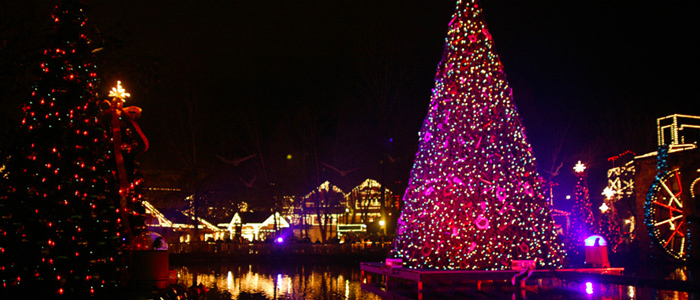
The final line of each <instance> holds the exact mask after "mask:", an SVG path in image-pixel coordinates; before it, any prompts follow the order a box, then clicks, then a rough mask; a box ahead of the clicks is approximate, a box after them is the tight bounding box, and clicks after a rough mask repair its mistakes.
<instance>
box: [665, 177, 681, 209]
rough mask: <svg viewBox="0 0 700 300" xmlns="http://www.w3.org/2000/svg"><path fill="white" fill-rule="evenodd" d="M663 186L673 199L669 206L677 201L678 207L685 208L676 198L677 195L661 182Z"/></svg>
mask: <svg viewBox="0 0 700 300" xmlns="http://www.w3.org/2000/svg"><path fill="white" fill-rule="evenodd" d="M661 186H663V187H664V189H665V190H666V192H667V193H668V195H669V196H670V197H671V199H670V200H669V201H668V205H669V206H670V205H671V203H673V201H675V202H676V204H678V207H683V205H682V204H681V202H680V201H678V198H676V195H675V194H674V193H673V192H672V191H671V189H669V188H668V186H667V185H666V183H665V182H663V181H661Z"/></svg>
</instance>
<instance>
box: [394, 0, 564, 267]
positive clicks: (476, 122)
mask: <svg viewBox="0 0 700 300" xmlns="http://www.w3.org/2000/svg"><path fill="white" fill-rule="evenodd" d="M512 98H513V96H512V91H511V88H510V86H509V85H508V82H507V81H506V76H505V73H504V72H503V66H502V65H501V62H500V60H499V58H498V56H497V55H496V53H495V52H494V51H493V40H492V36H491V34H490V33H489V31H488V29H487V28H486V24H485V22H484V17H483V13H482V10H481V8H480V7H479V4H478V1H469V0H464V1H457V6H456V12H455V13H454V15H453V18H452V21H450V23H449V28H448V33H447V38H446V41H445V49H444V52H443V57H442V61H441V62H440V64H439V66H438V70H437V74H436V76H435V87H434V89H433V91H432V97H431V101H430V105H429V109H428V115H427V117H426V118H425V121H424V122H423V127H422V128H421V131H420V133H419V139H420V145H419V150H418V153H417V154H416V159H415V163H414V165H413V169H412V171H411V178H410V182H409V185H408V188H407V190H406V193H405V196H404V202H405V205H404V207H403V210H402V212H401V216H400V220H399V223H398V230H397V234H396V240H395V241H394V256H395V257H398V258H402V259H404V261H405V262H406V266H408V267H409V268H432V269H480V270H496V269H506V268H510V265H511V264H510V262H511V260H514V259H530V260H534V259H536V258H537V259H538V260H537V261H538V263H539V264H541V265H544V266H547V267H559V266H561V264H562V261H563V258H564V254H565V251H564V249H563V246H562V245H561V244H560V243H559V242H558V241H557V237H556V232H555V227H554V222H553V220H552V217H551V214H550V208H549V207H548V203H547V201H546V199H545V196H544V194H545V193H544V189H543V183H542V179H541V178H540V177H539V176H538V174H537V170H536V166H535V158H534V156H533V154H532V148H531V147H530V144H529V143H528V142H527V139H526V136H525V129H524V126H523V125H522V123H521V121H520V117H519V115H518V112H517V110H516V108H515V105H514V103H513V100H512Z"/></svg>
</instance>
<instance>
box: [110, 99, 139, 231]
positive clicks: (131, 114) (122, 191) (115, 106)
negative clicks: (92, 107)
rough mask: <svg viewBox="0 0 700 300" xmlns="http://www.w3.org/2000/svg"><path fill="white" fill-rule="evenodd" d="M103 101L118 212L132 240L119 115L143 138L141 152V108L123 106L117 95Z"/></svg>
mask: <svg viewBox="0 0 700 300" xmlns="http://www.w3.org/2000/svg"><path fill="white" fill-rule="evenodd" d="M103 103H106V104H107V105H109V109H107V110H105V111H103V112H102V113H103V114H105V115H111V119H112V120H111V123H112V138H113V139H114V140H113V145H114V159H115V161H116V163H117V178H118V179H119V198H120V200H119V213H120V215H121V218H122V221H123V222H124V226H125V227H126V233H127V236H128V238H129V241H131V240H133V238H134V236H133V233H132V232H131V226H130V225H129V218H128V216H129V215H128V213H127V206H126V205H127V200H126V191H127V188H128V182H127V176H126V168H125V167H124V155H123V154H122V147H121V145H122V132H121V123H120V117H121V116H124V118H125V119H126V120H127V121H129V123H131V125H132V126H133V127H134V129H135V130H136V132H137V133H138V134H139V137H141V140H143V144H144V149H143V151H141V152H145V151H146V150H148V139H147V138H146V135H145V134H143V131H142V130H141V127H139V124H138V123H136V121H135V120H136V119H138V118H139V117H141V108H139V107H137V106H129V107H124V101H123V100H122V99H120V98H119V97H115V99H113V100H112V102H110V101H109V100H104V101H103Z"/></svg>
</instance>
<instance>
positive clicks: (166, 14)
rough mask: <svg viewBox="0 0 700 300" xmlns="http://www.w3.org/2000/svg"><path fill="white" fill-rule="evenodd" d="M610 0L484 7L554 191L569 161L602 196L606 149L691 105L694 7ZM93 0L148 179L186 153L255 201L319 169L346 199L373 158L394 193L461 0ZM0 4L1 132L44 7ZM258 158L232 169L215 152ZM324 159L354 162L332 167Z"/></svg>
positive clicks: (644, 139)
mask: <svg viewBox="0 0 700 300" xmlns="http://www.w3.org/2000/svg"><path fill="white" fill-rule="evenodd" d="M5 2H7V3H5ZM44 2H46V3H44ZM612 2H618V1H612ZM619 2H621V3H612V4H611V3H609V2H590V1H521V0H501V1H482V6H483V7H484V13H485V16H486V21H487V24H488V26H489V28H490V32H491V34H492V36H493V38H494V41H495V47H496V48H495V49H496V52H497V53H498V54H499V55H500V58H501V61H502V62H503V65H504V67H505V73H506V75H507V77H508V80H509V82H510V85H511V86H512V87H513V94H514V100H515V103H516V106H517V108H518V110H519V112H520V115H521V117H522V119H523V122H524V125H525V128H526V129H527V132H528V135H527V136H528V139H529V141H530V143H531V144H532V145H533V148H534V153H535V156H536V157H537V159H538V162H539V169H540V173H541V175H542V176H544V177H545V178H550V176H551V175H550V172H551V171H553V170H556V168H557V166H559V164H560V163H562V162H563V167H562V168H561V170H560V172H559V173H558V175H557V176H554V177H552V178H553V180H555V181H557V182H560V184H561V185H560V189H561V191H560V192H559V195H558V196H557V197H562V196H563V195H564V194H567V193H571V189H572V188H573V184H574V176H573V169H572V168H573V165H574V164H575V163H576V161H578V160H581V161H583V162H584V163H587V164H588V165H589V171H590V173H589V174H590V175H589V176H590V180H591V182H590V184H591V189H592V191H591V194H592V196H594V197H600V196H599V194H600V192H599V191H602V187H603V185H604V184H605V181H604V180H605V178H604V177H605V170H606V169H607V168H609V167H611V163H610V162H608V161H607V158H608V157H610V156H614V155H617V154H619V153H622V152H624V151H626V150H632V151H634V152H636V153H637V154H643V153H646V152H650V151H654V150H655V142H656V133H655V130H656V118H658V117H662V116H666V115H669V114H673V113H681V114H690V115H700V103H699V102H698V96H697V86H698V81H699V79H700V78H699V77H700V76H699V75H698V71H697V67H698V65H699V64H698V50H697V48H695V47H694V46H692V45H693V44H697V43H698V40H699V39H700V24H699V23H700V21H699V20H700V18H698V17H697V15H696V14H697V12H698V11H699V10H698V8H699V7H698V6H699V5H698V4H697V3H696V2H694V1H666V2H662V1H658V2H651V1H635V2H627V1H619ZM622 2H624V3H622ZM86 3H87V4H88V5H89V6H90V8H91V11H90V13H89V16H90V17H91V20H90V21H91V22H92V27H91V30H92V31H93V33H94V35H93V39H94V40H95V43H96V45H99V46H101V47H102V48H103V49H104V50H102V51H100V52H98V53H97V55H98V57H97V58H98V64H100V65H101V66H103V68H102V69H101V70H102V71H101V76H103V78H104V81H103V83H104V85H103V87H102V90H103V91H104V92H105V94H106V92H107V91H108V90H109V89H110V88H111V86H114V85H115V83H116V80H118V79H119V80H121V81H122V82H123V85H124V86H125V88H126V89H127V90H129V91H130V92H131V94H132V97H133V98H132V99H130V100H128V102H127V103H126V105H136V106H139V107H141V108H143V109H144V112H143V116H142V118H141V119H140V120H139V123H140V124H141V126H142V128H143V130H144V132H145V133H146V135H147V136H148V137H149V139H150V142H151V145H152V146H151V149H150V150H149V151H148V152H146V153H145V154H143V155H142V156H141V161H142V165H141V169H142V170H143V171H144V172H145V173H146V174H147V175H148V176H149V177H151V178H152V180H151V182H152V185H153V186H156V185H163V184H168V182H169V181H168V180H167V179H164V178H165V177H168V176H170V177H171V178H176V177H177V178H180V177H178V176H179V175H177V174H179V173H182V172H183V171H184V170H191V169H192V168H193V166H194V165H195V164H194V162H195V161H196V165H197V172H198V173H199V174H200V175H199V176H200V179H201V181H202V182H204V183H205V185H206V187H205V188H207V189H210V190H214V191H217V192H220V194H222V195H228V196H227V197H229V198H236V197H239V196H240V195H241V194H246V195H250V193H251V192H250V191H248V189H247V187H246V186H245V184H244V183H243V181H246V182H250V181H251V180H255V181H253V186H254V187H257V188H258V189H259V188H262V187H263V186H266V185H268V184H269V182H272V183H275V186H276V187H277V188H278V190H279V191H280V192H282V193H285V194H297V195H298V194H302V193H306V192H308V191H310V190H311V189H312V188H313V187H315V184H317V182H318V180H319V179H320V181H324V180H326V179H328V180H331V182H332V183H335V184H337V185H339V186H340V187H341V188H343V189H345V190H346V191H347V190H349V188H351V187H353V186H355V185H357V184H359V183H361V182H362V181H363V180H364V179H365V178H368V177H370V178H374V179H378V180H379V179H380V178H381V177H382V175H381V173H382V172H381V167H380V163H379V161H381V160H383V161H384V166H385V167H384V170H385V172H384V179H385V181H386V182H387V184H389V187H390V188H392V189H394V190H396V191H397V192H399V193H400V192H402V191H403V189H404V188H405V184H406V182H405V181H406V180H408V177H409V172H410V168H411V165H412V163H413V159H414V155H415V152H416V150H417V144H418V136H417V133H418V130H419V128H420V126H421V124H422V121H423V118H424V117H425V115H426V113H427V107H428V102H429V98H430V93H431V88H432V87H433V79H434V75H435V69H436V67H437V64H438V63H439V61H440V59H441V53H442V50H443V46H444V45H443V43H444V39H445V36H446V32H447V24H448V22H449V21H450V19H451V15H452V13H453V11H454V1H452V0H449V1H447V0H431V1H425V0H424V1H414V0H407V1H383V0H374V1H369V0H353V1H345V0H342V1H248V0H236V1H163V0H153V1H137V0H123V1H86ZM3 6H4V7H3ZM0 10H2V12H0V26H2V27H0V32H1V33H0V67H1V69H0V70H1V71H2V72H1V73H0V75H1V76H2V77H1V78H0V79H1V80H2V83H1V84H2V86H0V87H2V88H3V90H4V91H3V92H1V93H0V96H2V97H3V99H2V100H1V101H2V102H1V103H2V106H3V107H2V115H1V116H2V118H3V122H2V123H1V124H2V126H3V128H2V130H3V136H5V137H6V136H8V135H10V134H11V132H12V131H11V130H12V128H14V127H18V126H19V120H20V119H21V111H20V109H19V103H21V101H23V100H24V99H26V98H27V96H28V95H29V93H28V92H25V91H26V90H28V88H29V86H25V85H26V83H27V82H29V81H28V76H27V72H28V70H31V68H28V67H27V66H38V59H40V56H39V55H38V54H39V53H40V52H41V51H42V50H41V49H42V48H41V47H42V44H41V41H42V40H43V39H44V36H45V35H46V32H47V26H48V24H49V12H50V10H51V5H49V4H48V1H38V0H37V1H4V2H3V4H2V5H0ZM29 53H36V55H32V54H29ZM9 79H11V80H9ZM193 140H194V141H195V142H194V145H196V146H195V147H193V146H192V145H193V142H192V141H193ZM8 143H11V142H7V141H6V142H5V145H7V144H8ZM193 149H196V153H197V155H196V157H197V159H196V160H195V159H193V158H192V157H193V154H192V153H193ZM387 153H388V154H389V155H390V156H391V158H389V157H388V156H387V155H386V154H387ZM252 154H257V156H256V157H254V158H251V159H249V160H247V161H244V162H242V163H240V164H239V165H238V166H234V165H232V164H224V163H223V162H222V161H221V160H220V159H219V158H217V155H219V156H221V157H224V158H228V159H233V158H239V157H246V156H249V155H252ZM288 155H291V159H288ZM261 158H262V159H261ZM392 160H394V161H393V162H392ZM314 161H316V163H315V164H314V163H313V162H314ZM326 165H329V166H333V167H334V168H337V169H340V170H350V169H355V168H357V169H356V170H354V171H352V172H349V173H348V174H347V176H340V174H339V173H338V172H336V171H333V170H332V169H331V168H330V167H328V166H326ZM163 174H169V175H168V176H163ZM173 180H174V179H173ZM558 199H561V198H558ZM562 202H564V201H563V200H562ZM561 205H563V206H564V207H565V206H567V205H566V204H561Z"/></svg>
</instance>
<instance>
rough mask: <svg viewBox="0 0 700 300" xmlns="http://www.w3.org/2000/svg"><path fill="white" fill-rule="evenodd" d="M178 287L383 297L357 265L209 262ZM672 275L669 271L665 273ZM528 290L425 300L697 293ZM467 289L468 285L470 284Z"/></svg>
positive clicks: (223, 293)
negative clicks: (366, 286)
mask: <svg viewBox="0 0 700 300" xmlns="http://www.w3.org/2000/svg"><path fill="white" fill-rule="evenodd" d="M177 274H178V279H179V282H180V283H191V282H192V279H193V276H196V277H197V282H199V283H203V284H204V285H205V286H206V287H207V289H209V292H208V293H207V294H206V298H205V299H206V300H219V299H222V300H223V299H227V300H229V299H240V300H246V299H256V300H266V299H269V300H273V299H322V300H354V299H369V300H373V299H382V298H380V297H379V296H377V295H376V294H373V293H371V292H369V291H365V290H362V289H361V287H360V268H359V266H358V265H332V266H331V265H310V264H301V263H300V264H286V265H278V264H273V263H269V264H260V263H257V264H210V265H198V266H190V267H178V268H177ZM666 274H668V273H666ZM688 277H689V276H688V274H687V271H685V269H679V270H675V271H674V272H672V273H671V275H670V276H669V278H668V279H674V280H679V279H687V278H688ZM530 284H532V286H529V287H527V289H526V290H527V291H526V293H524V292H525V291H519V290H516V289H514V288H513V287H512V286H509V285H505V286H500V288H495V289H494V287H492V288H485V289H484V290H482V291H477V290H476V289H475V287H474V289H472V288H467V290H464V289H463V288H465V287H466V286H458V288H457V289H456V290H461V291H456V290H455V291H452V290H450V289H448V290H447V291H445V290H444V289H441V291H440V292H435V293H433V294H432V295H428V296H427V297H426V298H425V299H432V298H440V299H475V298H478V299H530V300H535V299H558V300H562V299H580V300H593V299H605V300H617V299H619V300H627V299H630V300H652V299H659V300H662V299H663V300H688V299H697V298H695V297H694V295H692V294H689V293H685V292H678V291H663V290H654V289H651V288H640V287H633V286H617V285H608V284H600V283H591V282H580V283H576V282H562V281H558V280H554V281H552V280H538V281H537V282H532V283H530ZM467 286H469V285H467ZM409 290H410V292H411V293H412V294H411V295H407V296H409V298H415V296H416V294H415V287H413V288H409Z"/></svg>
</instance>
